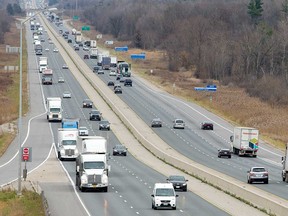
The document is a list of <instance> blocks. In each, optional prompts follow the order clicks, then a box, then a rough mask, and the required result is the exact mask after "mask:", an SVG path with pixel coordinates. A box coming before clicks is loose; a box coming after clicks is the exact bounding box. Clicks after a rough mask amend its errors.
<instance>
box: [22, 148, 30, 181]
mask: <svg viewBox="0 0 288 216" xmlns="http://www.w3.org/2000/svg"><path fill="white" fill-rule="evenodd" d="M31 156H32V148H31V147H22V161H24V163H25V164H24V169H23V179H24V181H26V178H27V173H28V172H27V161H28V162H31V161H32V157H31Z"/></svg>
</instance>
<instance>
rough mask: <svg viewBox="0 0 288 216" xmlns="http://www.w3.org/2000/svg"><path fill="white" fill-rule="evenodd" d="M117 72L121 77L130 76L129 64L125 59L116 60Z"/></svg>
mask: <svg viewBox="0 0 288 216" xmlns="http://www.w3.org/2000/svg"><path fill="white" fill-rule="evenodd" d="M117 73H118V74H121V75H122V76H123V77H130V76H131V64H128V63H127V62H125V61H118V62H117Z"/></svg>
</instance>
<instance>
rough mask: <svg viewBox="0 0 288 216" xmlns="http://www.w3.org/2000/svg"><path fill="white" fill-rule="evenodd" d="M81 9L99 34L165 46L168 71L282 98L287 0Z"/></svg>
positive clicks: (91, 4) (123, 0) (138, 0)
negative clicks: (189, 72)
mask: <svg viewBox="0 0 288 216" xmlns="http://www.w3.org/2000/svg"><path fill="white" fill-rule="evenodd" d="M78 6H79V5H78ZM81 10H82V14H81V15H80V16H81V17H82V18H83V17H84V18H85V19H86V20H87V21H88V22H89V23H90V25H93V26H94V27H95V28H96V29H97V30H98V31H100V32H102V33H103V34H112V35H113V36H114V37H115V38H117V39H118V40H129V41H132V44H131V46H134V47H138V48H143V49H162V50H165V51H166V52H167V55H168V57H169V70H171V71H175V72H177V71H180V69H183V68H184V69H187V70H189V69H192V68H193V69H195V76H196V77H198V78H201V79H208V80H210V79H211V80H212V79H214V80H219V81H220V82H221V83H222V84H237V85H240V86H243V87H245V88H246V89H247V91H248V92H249V93H250V94H251V95H253V96H257V97H260V98H262V99H263V100H266V101H269V102H271V103H273V104H285V105H287V104H288V88H287V87H288V40H287V38H288V1H287V0H280V1H271V0H230V1H227V0H214V1H211V0H194V1H184V0H183V1H180V0H179V1H176V0H175V1H174V0H170V1H164V0H162V1H161V0H158V1H157V0H133V1H132V0H110V1H109V0H105V1H101V0H100V1H99V0H94V1H92V0H83V1H81V7H80V8H79V11H81Z"/></svg>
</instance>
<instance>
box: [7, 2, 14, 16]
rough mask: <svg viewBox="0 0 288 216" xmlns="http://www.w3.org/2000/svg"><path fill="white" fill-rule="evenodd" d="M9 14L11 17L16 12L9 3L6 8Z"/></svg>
mask: <svg viewBox="0 0 288 216" xmlns="http://www.w3.org/2000/svg"><path fill="white" fill-rule="evenodd" d="M6 10H7V13H8V14H9V15H11V16H13V15H14V10H13V6H12V5H11V4H10V3H9V4H8V5H7V7H6Z"/></svg>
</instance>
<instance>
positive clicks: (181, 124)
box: [173, 119, 185, 129]
mask: <svg viewBox="0 0 288 216" xmlns="http://www.w3.org/2000/svg"><path fill="white" fill-rule="evenodd" d="M173 128H174V129H175V128H177V129H184V128H185V122H184V121H183V120H182V119H175V120H174V121H173Z"/></svg>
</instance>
